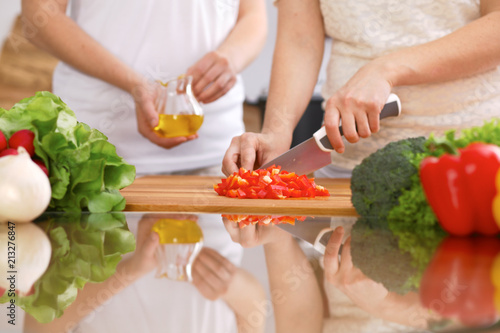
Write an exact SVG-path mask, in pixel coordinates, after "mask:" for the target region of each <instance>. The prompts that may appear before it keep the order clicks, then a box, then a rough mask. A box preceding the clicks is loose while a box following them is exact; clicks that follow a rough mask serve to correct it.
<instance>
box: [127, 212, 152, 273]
mask: <svg viewBox="0 0 500 333" xmlns="http://www.w3.org/2000/svg"><path fill="white" fill-rule="evenodd" d="M156 221H158V217H155V216H152V215H148V214H146V215H144V216H143V217H142V218H141V220H140V221H139V222H138V227H137V237H136V246H135V251H134V253H133V254H132V256H131V257H130V258H127V259H124V260H123V264H124V265H125V266H126V267H127V272H128V273H130V274H133V275H136V276H138V277H140V276H143V275H145V274H147V273H149V272H151V271H152V270H153V269H154V268H155V267H157V266H158V261H157V259H156V255H155V253H156V249H157V248H158V246H159V244H160V237H159V235H158V234H157V233H156V232H152V231H151V228H152V227H153V225H154V224H155V223H156Z"/></svg>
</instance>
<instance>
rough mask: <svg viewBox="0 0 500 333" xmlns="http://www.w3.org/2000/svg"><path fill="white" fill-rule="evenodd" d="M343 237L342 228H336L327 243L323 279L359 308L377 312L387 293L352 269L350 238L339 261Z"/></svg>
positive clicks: (378, 284) (357, 270)
mask: <svg viewBox="0 0 500 333" xmlns="http://www.w3.org/2000/svg"><path fill="white" fill-rule="evenodd" d="M343 236H344V228H342V227H338V228H336V229H335V231H334V232H333V234H332V236H331V237H330V240H329V241H328V244H327V246H326V250H325V257H324V264H325V265H324V266H325V278H326V280H327V281H328V282H330V283H331V284H332V285H334V286H335V287H336V288H338V289H339V290H340V291H342V292H343V293H344V294H345V295H346V296H348V297H349V298H350V299H351V300H352V301H353V302H354V303H355V304H356V305H358V306H359V307H360V308H362V309H364V310H366V311H369V312H372V313H373V312H377V310H378V309H380V308H379V305H380V304H381V303H382V302H383V301H384V299H385V298H386V296H387V295H388V291H387V289H386V288H385V287H384V286H383V285H382V284H380V283H376V282H375V281H373V280H370V279H369V278H368V277H366V276H365V275H364V274H363V273H362V272H361V270H359V269H358V268H356V267H354V265H353V263H352V258H351V238H350V237H349V238H348V239H347V240H346V242H345V243H344V245H343V248H342V254H341V260H340V261H339V255H338V254H339V250H340V245H341V244H342V238H343Z"/></svg>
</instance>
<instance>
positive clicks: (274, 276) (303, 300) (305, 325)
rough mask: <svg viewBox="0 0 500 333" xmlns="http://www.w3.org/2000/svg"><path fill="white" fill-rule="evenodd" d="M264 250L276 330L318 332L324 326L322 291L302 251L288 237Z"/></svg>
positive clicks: (265, 247)
mask: <svg viewBox="0 0 500 333" xmlns="http://www.w3.org/2000/svg"><path fill="white" fill-rule="evenodd" d="M264 251H265V255H266V263H267V270H268V274H269V284H270V288H271V296H272V301H273V305H274V314H275V320H276V331H277V332H278V333H279V332H287V333H288V332H320V331H321V329H322V326H323V303H322V298H321V292H320V288H319V285H318V281H317V279H316V276H315V274H314V270H313V268H312V266H311V264H310V263H309V260H308V259H307V257H306V256H305V254H304V252H302V250H301V248H300V247H299V245H298V244H297V242H296V241H295V240H294V239H293V238H291V237H289V238H287V239H286V240H284V241H281V242H275V243H268V244H266V245H264Z"/></svg>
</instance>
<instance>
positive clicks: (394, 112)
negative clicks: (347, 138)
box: [260, 94, 401, 175]
mask: <svg viewBox="0 0 500 333" xmlns="http://www.w3.org/2000/svg"><path fill="white" fill-rule="evenodd" d="M400 114H401V102H400V100H399V98H398V96H396V95H395V94H390V95H389V98H388V99H387V102H386V103H385V105H384V108H383V109H382V111H381V112H380V119H383V118H387V117H397V116H399V115H400ZM339 130H340V134H341V135H343V132H342V126H340V127H339ZM332 151H334V150H333V147H332V145H331V143H330V140H328V137H327V136H326V129H325V127H324V126H323V127H321V128H320V129H319V130H317V131H316V132H315V133H314V134H313V136H312V138H310V139H307V140H306V141H304V142H302V143H300V144H299V145H297V146H295V147H293V148H292V149H290V150H289V151H287V152H285V153H283V154H281V155H280V156H278V157H276V158H275V159H273V160H271V161H269V162H267V163H265V164H264V165H262V166H261V167H260V169H266V168H268V167H270V166H272V165H273V164H274V165H276V166H278V165H279V166H281V168H282V170H286V171H288V172H295V173H297V174H300V175H303V174H309V173H311V172H313V171H316V170H318V169H320V168H322V167H324V166H326V165H328V164H330V163H331V162H332V157H331V152H332Z"/></svg>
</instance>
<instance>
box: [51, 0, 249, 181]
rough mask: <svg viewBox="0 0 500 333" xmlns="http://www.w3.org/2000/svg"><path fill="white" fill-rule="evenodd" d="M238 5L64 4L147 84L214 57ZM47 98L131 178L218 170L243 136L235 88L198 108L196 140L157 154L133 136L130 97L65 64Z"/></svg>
mask: <svg viewBox="0 0 500 333" xmlns="http://www.w3.org/2000/svg"><path fill="white" fill-rule="evenodd" d="M238 7H239V1H238V0H182V1H159V0H140V1H139V0H106V1H100V0H85V1H82V0H71V1H70V5H69V15H70V17H71V18H72V19H73V20H75V22H76V23H77V24H78V25H79V26H80V27H81V28H82V29H83V30H84V31H86V32H87V33H88V34H89V35H90V36H92V37H93V38H94V39H96V40H97V41H98V42H99V43H100V44H102V45H103V46H104V47H105V48H106V49H108V50H109V51H111V52H112V53H113V54H114V55H116V56H117V57H118V58H120V59H121V60H122V61H124V62H125V63H127V64H128V65H130V66H131V67H132V68H133V69H135V70H136V71H138V72H139V73H141V74H143V75H144V76H145V77H146V78H148V79H152V80H158V79H159V80H167V79H171V78H175V77H177V76H179V75H180V74H183V73H185V72H186V70H187V69H188V68H189V67H190V66H191V65H193V64H194V63H195V62H196V61H198V60H199V59H200V58H201V57H203V56H204V55H205V54H206V53H208V52H210V51H213V50H215V49H216V48H217V47H218V46H219V45H220V44H221V43H222V42H223V41H224V39H225V38H226V37H227V35H228V34H229V32H230V31H231V29H232V28H233V26H234V24H235V22H236V20H237V17H238ZM53 91H54V93H55V94H56V95H58V96H60V97H61V98H62V100H63V101H64V102H66V103H67V104H68V105H69V107H70V108H71V109H72V110H73V111H75V113H76V116H77V119H78V120H79V121H81V122H84V123H86V124H88V125H90V126H91V127H93V128H96V129H98V130H100V131H101V132H103V133H104V134H105V135H106V136H108V139H109V141H110V142H111V143H112V144H114V145H115V146H116V147H117V153H118V154H119V155H120V156H122V157H123V158H124V159H125V160H126V161H127V162H128V163H130V164H133V165H135V166H136V168H137V172H138V173H141V174H144V173H161V172H172V171H179V170H184V169H197V168H202V167H207V166H212V165H217V164H220V163H221V161H222V158H223V156H224V153H225V151H226V149H227V148H228V147H229V144H230V141H231V138H233V137H234V136H237V135H240V134H241V133H242V132H243V131H244V125H243V106H242V103H243V100H244V89H243V83H242V80H241V78H240V77H238V81H237V83H236V85H235V86H234V87H233V88H232V89H231V90H230V91H229V92H228V93H227V94H226V95H225V96H223V97H221V98H220V99H218V100H217V101H215V102H213V103H209V104H205V105H203V111H204V115H205V117H204V122H203V125H202V127H201V128H200V130H199V131H198V134H199V138H198V139H196V140H193V141H191V142H187V143H184V144H182V145H180V146H177V147H175V148H173V149H169V150H167V149H163V148H160V147H158V146H156V145H154V144H153V143H151V142H150V141H148V140H147V139H145V138H144V137H142V136H141V135H140V134H139V133H138V131H137V125H136V117H135V107H134V103H133V99H132V97H131V96H130V95H129V94H127V93H125V92H124V91H122V90H120V89H118V88H116V87H114V86H111V85H109V84H107V83H105V82H103V81H101V80H98V79H95V78H93V77H90V76H88V75H85V74H82V73H81V72H79V71H77V70H75V69H74V68H72V67H70V66H68V65H67V64H65V63H60V64H59V65H58V66H57V67H56V69H55V72H54V77H53Z"/></svg>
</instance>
